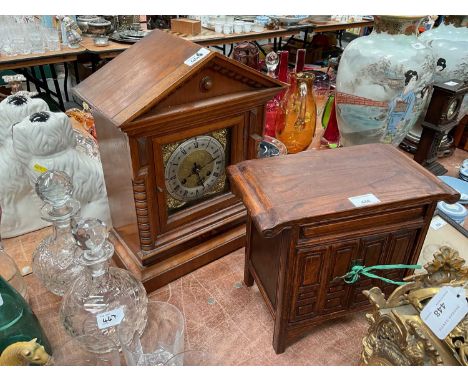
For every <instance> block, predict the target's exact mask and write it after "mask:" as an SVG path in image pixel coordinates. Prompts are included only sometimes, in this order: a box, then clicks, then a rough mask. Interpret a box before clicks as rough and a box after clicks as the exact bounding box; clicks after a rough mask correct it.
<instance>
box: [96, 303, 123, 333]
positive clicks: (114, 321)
mask: <svg viewBox="0 0 468 382" xmlns="http://www.w3.org/2000/svg"><path fill="white" fill-rule="evenodd" d="M123 318H124V312H123V308H122V307H119V308H117V309H113V310H110V311H108V312H104V313H100V314H98V315H97V316H96V322H97V325H98V328H99V329H106V328H110V327H111V326H115V325H118V324H120V323H121V322H122V320H123Z"/></svg>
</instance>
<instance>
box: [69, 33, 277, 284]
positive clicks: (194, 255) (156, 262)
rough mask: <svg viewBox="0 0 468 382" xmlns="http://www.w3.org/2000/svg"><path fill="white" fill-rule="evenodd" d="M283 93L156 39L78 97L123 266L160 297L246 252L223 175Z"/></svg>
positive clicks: (219, 58)
mask: <svg viewBox="0 0 468 382" xmlns="http://www.w3.org/2000/svg"><path fill="white" fill-rule="evenodd" d="M284 87H285V85H284V84H283V83H281V82H279V81H276V80H274V79H271V78H269V77H267V76H265V75H263V74H261V73H259V72H257V71H255V70H253V69H251V68H249V67H247V66H245V65H243V64H240V63H238V62H236V61H233V60H231V59H229V58H226V57H224V56H223V55H221V54H218V53H216V52H212V51H210V50H208V49H206V48H202V47H200V46H199V45H196V44H194V43H191V42H189V41H186V40H184V39H181V38H179V37H176V36H173V35H170V34H168V33H166V32H162V31H159V30H155V31H153V32H151V33H150V34H149V35H148V36H147V37H145V38H144V39H143V40H142V41H140V42H138V43H136V44H135V45H134V46H132V47H131V48H129V49H127V50H126V51H125V52H123V53H122V54H120V55H119V56H118V57H117V58H115V59H114V60H113V61H111V62H110V63H108V64H107V65H105V66H104V67H103V68H101V69H100V70H98V71H97V72H96V73H94V74H93V75H91V76H90V77H88V78H87V79H86V80H85V81H83V82H81V83H80V84H79V85H78V86H77V87H75V88H74V92H75V94H76V95H77V96H78V97H80V98H81V99H82V100H84V101H86V102H87V103H88V104H89V106H90V107H91V110H92V112H93V115H94V118H95V122H96V130H97V135H98V140H99V147H100V153H101V160H102V165H103V170H104V177H105V181H106V188H107V194H108V197H109V206H110V211H111V218H112V225H113V229H112V231H111V239H112V241H113V243H114V245H115V247H116V253H117V259H116V260H117V262H118V264H119V265H121V266H124V267H126V268H128V269H130V270H132V271H133V273H135V274H136V275H137V276H138V277H139V278H140V279H141V280H142V282H143V283H144V285H145V287H146V288H147V290H149V291H150V290H154V289H156V288H158V287H160V286H162V285H165V284H167V283H168V282H170V281H172V280H174V279H176V278H179V277H180V276H182V275H184V274H186V273H189V272H191V271H193V270H194V269H196V268H198V267H200V266H202V265H205V264H207V263H208V262H210V261H213V260H214V259H216V258H219V257H220V256H223V255H225V254H227V253H230V252H232V251H233V250H235V249H238V248H240V247H242V246H243V245H244V243H245V228H244V225H243V223H244V222H245V217H246V212H245V209H244V207H243V205H242V203H241V202H240V200H239V199H237V198H236V197H235V196H234V195H233V194H232V193H231V190H230V185H229V181H228V179H227V177H226V173H225V168H226V166H228V165H231V164H235V163H237V162H240V161H242V160H245V159H249V158H254V157H255V155H256V143H255V142H256V141H255V139H254V138H253V136H256V135H261V133H262V128H263V124H264V110H265V104H266V102H267V101H268V100H269V99H271V98H272V97H273V96H274V95H275V94H277V93H278V92H280V91H281V90H282V89H284Z"/></svg>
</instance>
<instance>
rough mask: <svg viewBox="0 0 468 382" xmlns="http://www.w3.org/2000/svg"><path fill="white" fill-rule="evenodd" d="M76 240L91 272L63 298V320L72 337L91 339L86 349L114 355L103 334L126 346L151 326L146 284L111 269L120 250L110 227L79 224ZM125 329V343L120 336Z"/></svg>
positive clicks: (91, 221)
mask: <svg viewBox="0 0 468 382" xmlns="http://www.w3.org/2000/svg"><path fill="white" fill-rule="evenodd" d="M72 231H73V236H74V238H75V240H76V242H77V244H78V246H79V247H80V248H81V249H82V253H81V257H80V260H81V263H82V264H83V265H85V267H86V268H85V271H84V272H83V273H82V274H81V275H80V276H79V277H78V278H77V279H76V280H75V282H74V283H73V285H72V287H71V288H70V289H69V290H68V291H67V293H66V294H65V295H64V297H63V302H62V307H61V309H60V319H61V321H62V323H63V325H64V327H65V330H66V331H67V332H68V334H70V335H71V336H72V337H78V336H83V335H85V334H86V335H87V336H85V337H80V338H87V339H88V340H85V341H86V343H84V345H85V347H86V348H87V349H88V350H89V351H92V352H95V353H105V352H108V351H110V349H109V348H108V346H106V343H107V344H108V343H109V341H99V338H102V337H103V336H105V337H107V338H108V339H111V340H112V341H113V342H114V343H115V344H117V345H118V344H119V343H120V342H122V343H124V344H126V343H129V342H130V341H131V339H132V336H133V334H134V333H135V331H137V332H138V333H139V334H140V335H141V334H142V333H143V330H144V328H145V325H146V319H147V304H148V298H147V296H146V291H145V289H144V287H143V284H142V283H141V282H140V281H138V280H137V279H136V278H135V277H134V276H133V275H132V274H131V273H130V272H128V271H126V270H124V269H119V268H115V267H109V260H110V258H111V257H112V255H113V254H114V246H113V245H112V244H111V243H110V242H109V241H108V240H107V236H108V232H107V227H106V225H105V224H104V223H102V222H101V221H100V220H98V219H81V220H80V221H78V222H76V223H74V224H73V230H72ZM117 326H119V327H120V328H119V330H120V341H119V336H118V333H117Z"/></svg>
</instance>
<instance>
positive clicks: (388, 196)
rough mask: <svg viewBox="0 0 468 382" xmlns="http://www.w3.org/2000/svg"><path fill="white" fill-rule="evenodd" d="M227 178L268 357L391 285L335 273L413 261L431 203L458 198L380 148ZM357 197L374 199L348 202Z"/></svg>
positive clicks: (252, 165) (314, 155) (298, 158)
mask: <svg viewBox="0 0 468 382" xmlns="http://www.w3.org/2000/svg"><path fill="white" fill-rule="evenodd" d="M228 174H229V177H230V180H231V186H232V188H233V190H234V192H235V193H236V194H237V195H238V196H240V197H241V198H242V200H243V202H244V204H245V206H246V207H247V211H248V221H247V246H246V256H245V271H244V272H245V273H244V281H245V283H246V285H248V286H251V285H253V282H254V281H255V282H256V283H257V285H258V288H259V290H260V292H261V294H262V296H263V297H264V299H265V302H266V304H267V306H268V308H269V310H270V312H271V314H272V316H273V317H274V320H275V327H274V334H273V347H274V349H275V351H276V353H282V352H284V350H285V348H286V346H288V345H289V344H291V343H292V342H293V341H294V340H296V339H297V338H299V337H300V336H302V335H304V334H305V333H306V332H307V331H309V330H310V329H311V328H312V327H313V326H315V325H316V324H318V323H320V322H323V321H325V320H328V319H332V318H335V317H339V316H342V315H344V314H347V313H349V312H351V311H358V310H361V309H365V308H367V307H368V302H367V299H366V298H365V296H364V295H363V294H362V291H363V290H364V289H370V288H371V287H372V286H379V287H380V288H382V289H383V291H384V292H385V293H390V292H391V291H392V290H393V289H394V286H392V285H391V284H385V283H383V282H381V281H378V280H374V279H369V278H365V277H362V278H360V279H359V281H358V282H356V283H355V284H352V285H350V284H346V283H345V282H344V281H343V279H341V278H339V277H340V276H343V275H345V274H346V273H347V272H348V271H349V270H350V269H351V267H352V265H354V264H362V265H365V266H371V265H376V264H415V263H416V262H417V259H418V255H419V252H420V250H421V247H422V244H423V242H424V238H425V236H426V233H427V229H428V227H429V224H430V221H431V217H432V215H433V213H434V210H435V207H436V203H437V201H439V200H445V201H448V202H450V203H453V202H455V201H457V200H458V198H459V194H457V193H456V192H455V191H454V190H452V189H451V188H450V187H448V186H446V185H445V184H444V183H442V182H441V181H440V180H439V179H438V178H436V177H435V176H434V175H432V174H431V173H429V172H428V171H426V170H425V169H424V168H423V167H421V166H420V165H418V164H417V163H415V162H414V161H412V160H411V159H409V158H407V157H406V156H405V155H404V154H402V153H400V152H399V151H398V150H397V149H395V148H393V147H392V146H390V145H383V144H372V145H362V146H354V147H348V148H342V149H338V150H327V151H306V152H303V153H300V154H295V155H289V156H286V157H276V158H268V159H261V160H250V161H244V162H241V163H238V164H236V165H233V166H230V167H229V168H228ZM367 194H372V195H374V196H375V197H376V198H377V199H378V201H377V202H376V203H375V204H369V205H366V203H364V206H361V207H356V206H355V205H353V203H352V202H351V201H350V200H349V199H348V198H350V197H355V196H361V195H367ZM379 274H380V275H382V276H384V277H387V278H390V279H394V280H401V279H402V278H403V277H404V276H406V275H407V274H409V271H408V270H388V271H383V272H380V273H379Z"/></svg>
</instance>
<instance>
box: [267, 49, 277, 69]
mask: <svg viewBox="0 0 468 382" xmlns="http://www.w3.org/2000/svg"><path fill="white" fill-rule="evenodd" d="M278 63H279V56H278V55H277V54H276V53H275V52H273V51H272V52H270V53H268V54H267V55H266V57H265V65H266V67H267V69H268V73H272V72H274V71H275V69H276V67H277V66H278Z"/></svg>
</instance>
